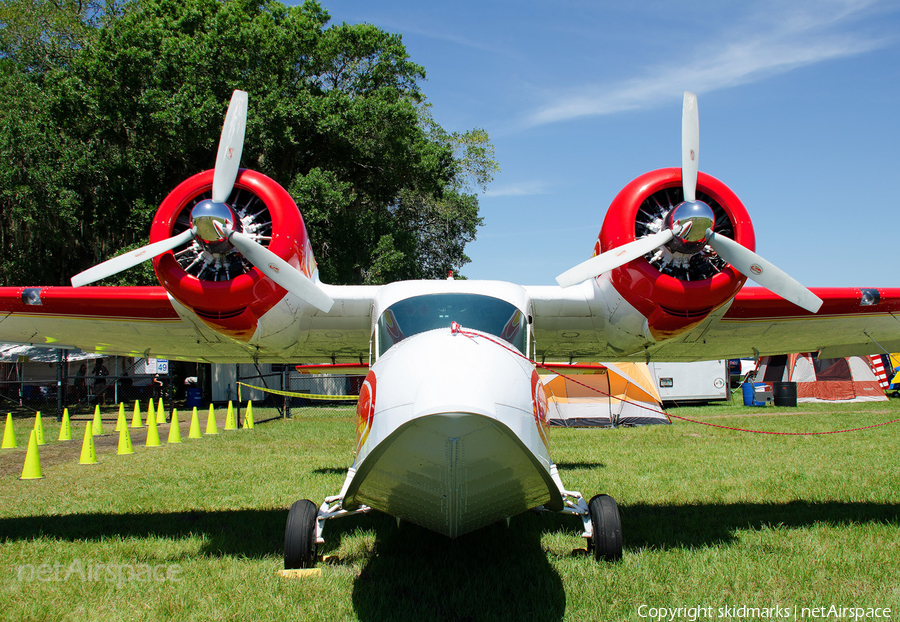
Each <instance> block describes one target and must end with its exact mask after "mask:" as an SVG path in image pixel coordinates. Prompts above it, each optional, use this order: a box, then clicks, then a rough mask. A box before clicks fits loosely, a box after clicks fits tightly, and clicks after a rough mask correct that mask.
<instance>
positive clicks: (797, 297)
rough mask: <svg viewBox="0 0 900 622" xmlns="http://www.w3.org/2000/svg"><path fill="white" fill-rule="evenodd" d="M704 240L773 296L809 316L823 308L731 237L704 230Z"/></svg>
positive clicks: (770, 264)
mask: <svg viewBox="0 0 900 622" xmlns="http://www.w3.org/2000/svg"><path fill="white" fill-rule="evenodd" d="M706 240H707V244H709V245H710V246H711V247H712V248H713V250H715V251H716V253H717V254H718V255H719V257H721V258H722V259H724V260H725V261H727V262H728V263H730V264H731V265H732V266H734V268H735V269H736V270H737V271H738V272H740V273H741V274H743V275H745V276H747V277H749V278H751V279H753V280H754V281H756V282H757V283H759V284H760V285H762V286H763V287H765V288H766V289H768V290H769V291H770V292H772V293H773V294H778V295H779V296H781V297H782V298H784V299H785V300H788V301H790V302H793V303H794V304H795V305H797V306H798V307H802V308H804V309H806V310H807V311H809V312H810V313H815V312H817V311H818V310H819V308H820V307H821V306H822V299H821V298H819V297H818V296H816V295H815V294H814V293H812V292H811V291H809V290H808V289H806V288H805V287H803V285H801V284H800V283H798V282H797V281H796V280H795V279H794V278H793V277H791V276H789V275H788V274H787V273H786V272H784V271H783V270H781V269H779V268H778V267H776V266H775V265H773V264H772V263H770V262H768V261H766V260H765V259H763V258H762V257H760V256H759V255H757V254H756V253H754V252H753V251H751V250H750V249H748V248H744V247H743V246H741V245H740V244H738V243H737V242H735V241H734V240H732V239H731V238H726V237H725V236H723V235H719V234H716V233H713V232H712V231H710V230H709V229H707V230H706Z"/></svg>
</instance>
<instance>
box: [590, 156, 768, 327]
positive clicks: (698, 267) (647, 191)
mask: <svg viewBox="0 0 900 622" xmlns="http://www.w3.org/2000/svg"><path fill="white" fill-rule="evenodd" d="M697 198H698V199H700V200H702V201H705V202H706V203H708V204H709V205H710V207H712V208H713V212H714V213H715V215H716V224H715V232H716V233H720V234H723V235H725V236H727V237H729V238H731V239H733V240H735V241H736V242H738V243H740V244H741V245H743V246H745V247H746V248H749V249H750V250H754V249H755V247H756V237H755V235H754V232H753V225H752V224H751V223H750V217H749V215H748V214H747V210H746V208H745V207H744V205H743V203H741V201H740V199H738V198H737V196H736V195H735V194H734V193H733V192H732V191H731V190H730V189H729V188H728V187H727V186H726V185H725V184H723V183H722V182H720V181H719V180H718V179H716V178H714V177H711V176H710V175H706V174H705V173H700V174H699V176H698V179H697ZM682 200H683V194H682V188H681V169H680V168H666V169H659V170H656V171H651V172H649V173H647V174H645V175H642V176H640V177H638V178H637V179H635V180H634V181H632V182H631V183H630V184H628V185H627V186H625V188H623V189H622V191H621V192H619V194H618V195H617V196H616V198H615V199H614V200H613V202H612V203H611V204H610V206H609V210H608V211H607V215H606V218H605V219H604V221H603V227H602V228H601V230H600V236H599V238H598V240H597V244H596V245H595V247H594V254H595V255H596V254H599V253H600V252H605V251H608V250H610V249H612V248H616V247H618V246H621V245H622V244H626V243H628V242H631V241H633V240H635V239H637V238H639V237H642V236H644V235H646V234H648V233H652V232H655V231H658V230H659V229H658V227H659V226H660V224H661V222H663V221H664V216H665V214H666V213H667V212H668V211H669V210H670V209H671V208H672V207H674V206H675V205H677V204H678V203H680V202H681V201H682ZM659 219H662V220H659ZM609 279H610V281H611V282H612V284H613V286H614V287H615V288H616V290H617V291H618V292H619V293H620V294H621V295H622V296H623V297H624V298H625V299H626V300H627V301H628V302H629V303H631V305H632V306H634V308H635V309H637V310H638V311H639V312H640V313H641V314H642V315H643V316H644V317H646V318H647V320H648V323H649V326H650V331H651V333H652V334H653V336H654V337H655V338H657V339H665V338H667V337H671V336H674V335H677V334H679V333H681V332H683V331H685V330H687V329H688V328H690V327H692V326H694V325H696V324H697V323H699V322H700V321H702V320H703V319H704V318H705V317H706V316H708V315H709V314H710V313H711V312H712V311H714V310H715V309H717V308H718V307H720V306H722V305H723V304H725V303H726V302H727V301H728V300H730V299H731V298H732V297H734V295H735V294H737V292H738V291H739V290H740V289H741V287H742V286H743V285H744V283H745V282H746V280H747V278H746V277H745V276H743V275H742V274H741V273H739V272H738V271H737V270H735V269H734V268H732V267H731V266H730V265H728V264H726V263H725V262H724V261H722V260H721V259H720V258H718V257H717V256H716V255H715V254H714V253H711V252H707V251H703V252H700V253H696V254H694V255H678V254H676V253H672V252H670V251H669V250H668V249H667V248H663V249H660V250H659V251H657V253H656V254H655V255H651V259H649V260H648V259H647V258H646V257H640V258H638V259H635V260H634V261H631V262H629V263H628V264H626V265H624V266H621V267H619V268H616V269H614V270H612V271H611V272H610V273H609Z"/></svg>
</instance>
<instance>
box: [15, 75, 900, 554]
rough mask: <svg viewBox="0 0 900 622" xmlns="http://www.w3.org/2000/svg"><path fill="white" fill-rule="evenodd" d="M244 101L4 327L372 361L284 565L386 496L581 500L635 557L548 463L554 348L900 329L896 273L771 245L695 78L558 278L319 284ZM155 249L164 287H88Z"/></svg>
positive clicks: (469, 524)
mask: <svg viewBox="0 0 900 622" xmlns="http://www.w3.org/2000/svg"><path fill="white" fill-rule="evenodd" d="M247 105H248V97H247V94H246V93H244V92H242V91H235V93H234V96H233V98H232V100H231V104H230V106H229V108H228V113H227V116H226V119H225V126H224V129H223V132H222V136H221V139H220V144H219V150H218V155H217V157H216V164H215V168H214V169H213V170H208V171H205V172H201V173H199V174H197V175H195V176H193V177H191V178H190V179H188V180H186V181H184V182H183V183H182V184H181V185H179V186H178V187H177V188H175V189H174V190H173V191H172V192H171V194H169V196H168V197H167V198H166V199H165V200H164V201H163V202H162V204H161V205H160V207H159V209H158V211H157V213H156V216H155V218H154V219H153V225H152V228H151V230H150V244H149V245H148V246H145V247H143V248H140V249H138V250H135V251H131V252H129V253H126V254H124V255H120V256H118V257H115V258H113V259H111V260H109V261H107V262H105V263H102V264H100V265H98V266H95V267H93V268H91V269H89V270H87V271H85V272H82V273H81V274H78V275H76V276H75V277H73V278H72V285H73V287H43V288H41V287H6V288H0V341H5V342H19V343H32V344H39V345H43V344H47V343H51V342H52V343H53V345H54V346H55V347H66V348H68V347H77V348H81V349H84V350H88V351H92V350H93V351H102V352H103V353H105V354H119V355H125V356H135V357H147V356H154V357H159V358H170V359H176V360H193V361H203V362H212V363H235V362H250V361H256V362H273V363H274V362H278V363H296V362H298V361H303V360H307V361H308V360H332V361H334V362H337V363H341V362H344V363H348V362H353V363H357V362H360V361H367V362H368V363H369V365H368V369H367V375H366V377H365V381H364V383H363V385H362V390H361V392H360V396H359V400H358V404H357V415H358V419H357V426H356V438H357V440H356V452H355V459H354V460H353V463H352V464H351V465H350V467H349V469H348V471H347V475H346V478H345V481H344V484H343V486H342V487H341V489H340V490H339V491H336V494H335V495H334V496H332V497H328V498H326V499H324V500H320V501H318V502H315V503H314V502H312V501H308V500H305V499H304V500H300V501H297V502H296V503H295V504H294V505H293V506H292V507H291V510H290V512H289V514H288V519H287V526H286V530H285V545H284V553H285V566H286V567H288V568H295V567H303V566H309V565H311V564H313V563H315V560H316V551H317V547H318V545H319V544H322V543H323V542H324V539H323V537H324V535H325V529H324V527H325V523H326V522H327V521H328V520H330V519H333V518H338V517H341V516H346V515H348V514H354V513H358V512H365V511H368V510H369V509H376V510H379V511H381V512H384V513H386V514H389V515H391V516H394V517H396V518H398V519H401V520H405V521H409V522H412V523H415V524H418V525H421V526H423V527H426V528H428V529H431V530H434V531H436V532H439V533H442V534H445V535H447V536H449V537H451V538H453V537H456V536H460V535H462V534H465V533H467V532H470V531H473V530H476V529H479V528H481V527H484V526H486V525H489V524H492V523H494V522H497V521H501V520H504V519H508V518H509V517H511V516H514V515H517V514H520V513H522V512H526V511H529V510H533V509H538V510H541V511H552V512H564V513H568V514H573V515H576V516H577V517H579V518H580V520H581V527H582V533H583V536H584V537H585V538H586V539H587V544H588V549H589V550H591V551H593V552H594V555H595V557H596V558H597V559H607V560H614V559H618V558H619V557H620V556H621V555H622V527H621V524H620V518H619V511H618V508H617V506H616V503H615V502H614V501H613V499H612V498H611V497H609V496H606V495H598V496H595V497H593V498H592V499H590V501H588V500H586V499H585V498H584V497H583V496H582V495H581V493H580V492H577V491H573V490H568V489H567V488H566V487H565V485H564V483H563V481H562V479H561V478H560V474H559V472H558V470H557V468H556V466H555V464H554V462H553V459H552V457H551V451H550V443H549V439H548V429H547V416H548V413H547V408H548V405H547V397H546V394H545V392H544V387H543V385H542V383H541V379H540V376H539V375H538V372H537V369H536V367H537V366H538V365H544V364H548V363H551V362H554V363H559V362H562V363H567V364H571V363H590V362H596V361H620V360H638V361H650V360H654V361H692V360H708V359H723V358H730V357H733V358H738V357H750V356H760V355H767V354H785V353H791V352H809V351H817V352H819V354H820V356H823V357H837V356H846V355H850V354H863V353H871V352H875V351H881V348H888V349H890V350H891V351H893V350H896V349H900V338H898V332H897V327H898V323H897V319H896V317H895V314H896V313H897V312H898V311H900V290H898V289H860V288H817V289H815V290H813V291H810V290H809V289H807V288H805V287H803V286H802V285H800V284H799V283H798V282H797V281H795V280H794V279H793V278H791V277H790V276H788V275H787V274H786V273H785V272H783V271H781V270H780V269H778V268H776V267H775V266H774V265H772V264H771V263H769V262H768V261H766V260H765V259H763V258H762V257H760V256H759V255H757V254H756V253H755V252H754V248H755V233H754V230H753V226H752V224H751V222H750V217H749V216H748V214H747V210H746V209H745V208H744V205H743V204H742V203H741V201H740V200H739V199H738V198H737V196H735V194H734V193H733V192H732V191H731V190H730V189H729V188H728V187H727V186H726V185H725V184H723V183H722V182H720V181H719V180H718V179H715V178H713V177H711V176H709V175H706V174H704V173H700V172H699V169H698V162H699V129H698V114H697V99H696V97H695V96H694V95H693V94H692V93H685V97H684V109H683V120H682V161H681V167H680V168H679V167H676V168H663V169H659V170H655V171H651V172H649V173H647V174H644V175H641V176H640V177H638V178H637V179H635V180H634V181H632V182H631V183H629V184H628V185H627V186H626V187H625V188H624V189H623V190H622V191H621V192H620V193H619V194H618V196H616V197H615V199H614V200H613V201H612V204H611V205H610V206H609V209H608V211H607V214H606V217H605V219H604V221H603V225H602V228H601V230H600V235H599V239H598V240H597V243H596V245H595V247H594V256H593V257H592V258H591V259H589V260H587V261H585V262H584V263H582V264H580V265H578V266H575V267H573V268H571V269H569V270H566V271H565V272H563V273H562V274H561V275H560V276H559V277H558V279H557V280H558V282H559V286H520V285H515V284H512V283H507V282H496V281H467V280H435V281H404V282H396V283H391V284H388V285H384V286H332V285H327V284H324V283H322V282H321V281H320V280H319V277H318V272H317V268H316V262H315V259H314V258H313V254H312V251H311V246H310V242H309V237H308V236H307V231H306V228H305V226H304V224H303V218H302V216H301V213H300V211H299V209H298V208H297V206H296V204H295V203H294V201H293V199H292V198H291V197H290V195H288V193H287V192H286V191H285V190H284V189H283V188H281V187H280V186H279V185H278V184H276V183H275V182H274V181H273V180H271V179H269V178H268V177H266V176H264V175H262V174H260V173H257V172H254V171H252V170H245V169H240V168H239V161H240V155H241V150H242V146H243V139H244V127H245V122H246V115H247ZM313 233H314V232H313ZM148 259H152V261H153V265H154V268H155V271H156V274H157V276H158V278H159V281H160V283H161V287H84V286H87V285H89V284H90V283H93V282H95V281H97V280H100V279H102V278H104V277H107V276H109V275H112V274H115V273H117V272H120V271H121V270H125V269H127V268H129V267H131V266H134V265H136V264H138V263H140V262H142V261H145V260H148ZM748 278H751V279H753V280H754V281H755V282H756V283H758V284H759V285H761V286H762V287H745V283H746V281H747V279H748ZM876 343H877V344H878V345H875V344H876Z"/></svg>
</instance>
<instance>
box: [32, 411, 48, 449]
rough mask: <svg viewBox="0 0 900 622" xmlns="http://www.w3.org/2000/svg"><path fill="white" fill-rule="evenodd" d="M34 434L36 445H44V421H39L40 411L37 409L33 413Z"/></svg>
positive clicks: (45, 442)
mask: <svg viewBox="0 0 900 622" xmlns="http://www.w3.org/2000/svg"><path fill="white" fill-rule="evenodd" d="M34 435H35V437H36V438H37V444H38V445H46V444H47V441H45V440H44V423H43V422H42V421H41V411H37V413H35V415H34Z"/></svg>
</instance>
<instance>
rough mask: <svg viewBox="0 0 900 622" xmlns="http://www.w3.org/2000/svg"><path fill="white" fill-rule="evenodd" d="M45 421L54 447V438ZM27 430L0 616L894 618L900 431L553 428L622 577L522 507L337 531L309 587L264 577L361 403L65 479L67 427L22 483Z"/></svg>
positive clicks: (898, 611) (375, 520) (844, 423)
mask: <svg viewBox="0 0 900 622" xmlns="http://www.w3.org/2000/svg"><path fill="white" fill-rule="evenodd" d="M111 412H112V411H111ZM671 412H672V413H673V414H678V415H681V416H686V417H690V418H693V419H698V420H702V421H707V422H710V423H716V424H719V425H726V426H732V427H742V428H752V429H758V430H770V431H827V430H837V429H843V428H853V427H860V426H864V425H871V424H874V423H879V422H882V421H888V420H892V419H897V418H900V402H898V401H892V402H890V403H879V404H868V405H840V406H803V405H801V407H800V408H796V409H790V408H765V409H763V408H754V409H750V408H743V407H739V406H709V407H696V408H678V409H673V410H672V411H671ZM4 414H5V413H4ZM266 414H267V413H266V412H265V411H263V410H262V409H255V416H256V419H257V420H260V419H263V418H265V416H266ZM108 416H112V415H108ZM222 421H223V415H221V414H220V423H219V425H220V429H221V425H222V423H221V422H222ZM44 423H45V427H46V430H47V431H46V437H47V439H48V443H49V445H48V446H47V449H46V451H48V452H52V451H54V449H52V448H51V446H53V445H58V443H56V442H55V441H51V440H49V439H55V438H56V435H57V433H58V427H56V424H55V422H53V421H52V420H50V421H48V420H47V418H45V420H44ZM28 425H30V421H29V420H25V419H18V420H17V421H16V426H17V436H18V443H19V447H20V449H17V450H4V452H3V453H2V454H0V460H2V461H4V462H3V463H4V464H7V466H8V464H10V463H15V465H14V466H15V469H14V471H15V472H14V473H11V472H10V471H11V467H10V468H7V469H6V470H5V471H4V475H3V476H2V478H0V619H8V620H63V619H65V620H132V619H133V620H148V619H149V620H170V619H174V620H281V619H299V620H357V619H359V620H373V621H374V620H379V621H383V620H390V621H394V620H578V621H584V620H647V619H656V618H655V617H646V616H648V615H649V614H650V612H651V611H652V609H650V608H661V607H664V608H678V607H682V608H689V607H698V606H699V607H704V608H705V609H704V610H702V611H700V610H694V612H693V614H691V613H690V612H688V611H683V612H682V613H681V615H676V616H675V617H673V618H672V619H677V620H689V619H691V618H692V617H693V618H694V619H702V620H724V619H729V620H738V619H747V620H750V619H761V618H763V617H771V614H770V615H769V616H766V615H765V612H763V611H762V609H763V608H771V607H776V606H778V607H782V608H790V611H791V612H792V613H793V614H795V615H793V617H790V618H787V619H845V620H847V619H852V618H851V617H849V616H847V615H845V616H843V617H840V618H837V617H834V616H833V615H832V616H831V617H828V616H826V615H824V614H825V613H827V611H825V612H819V614H814V613H813V612H812V611H807V612H804V611H803V608H804V607H805V608H809V609H812V608H814V607H826V608H828V607H830V606H832V605H834V606H836V607H838V608H841V607H863V608H867V607H873V608H874V607H880V608H884V607H890V608H892V610H893V611H892V616H891V619H898V618H900V473H898V449H900V424H895V425H888V426H883V427H879V428H874V429H871V430H866V431H862V432H855V433H848V434H835V435H826V436H772V435H760V434H747V433H742V432H734V431H729V430H724V429H718V428H712V427H707V426H702V425H698V424H695V423H686V422H681V421H677V420H676V422H675V423H674V424H673V425H671V426H651V427H645V428H633V429H613V430H601V429H553V430H552V433H551V437H550V440H551V449H552V452H553V456H554V459H555V460H556V461H557V463H558V464H559V467H560V472H561V475H562V478H563V481H564V483H565V484H566V486H567V487H568V488H570V489H576V490H580V491H581V492H582V493H584V495H585V496H586V497H590V496H592V495H594V494H597V493H601V492H605V493H608V494H611V495H612V496H614V497H615V498H616V500H617V501H618V503H619V507H620V510H621V514H622V521H623V530H624V541H625V554H624V557H623V559H622V560H621V562H619V563H615V564H605V563H597V562H595V561H594V560H593V558H592V557H588V556H586V555H584V554H583V547H584V543H583V540H582V539H581V538H580V537H579V534H580V521H579V520H578V519H577V518H575V517H571V516H569V517H566V516H560V515H551V514H545V515H541V516H539V515H536V514H533V513H526V514H523V515H520V516H517V517H514V518H513V519H512V521H511V524H510V526H509V527H508V528H507V527H506V525H505V524H503V525H495V526H492V527H489V528H486V529H483V530H480V531H478V532H475V533H472V534H469V535H467V536H464V537H461V538H459V539H457V540H449V539H446V538H444V537H442V536H438V535H436V534H433V533H430V532H428V531H426V530H424V529H420V528H418V527H416V526H413V525H408V524H401V525H400V526H399V527H398V525H397V524H396V522H395V521H394V520H393V519H392V518H390V517H387V516H384V515H379V514H370V515H366V516H355V517H350V518H347V519H342V520H335V521H330V522H329V523H328V524H327V525H326V529H325V538H326V542H327V544H326V546H325V551H324V553H325V554H327V555H328V558H327V559H326V560H325V561H323V562H320V564H319V568H321V569H322V572H321V575H320V576H317V577H307V578H303V579H284V578H282V577H280V576H278V575H277V572H278V571H279V570H280V569H281V567H282V542H283V536H284V521H285V518H286V516H287V508H288V507H289V506H290V504H291V503H292V502H293V501H295V500H296V499H299V498H309V499H312V500H314V501H315V502H316V503H317V504H318V503H321V501H322V499H323V498H324V497H325V496H326V495H331V494H336V493H337V491H338V490H339V489H340V486H341V483H342V482H343V479H344V474H345V469H346V467H347V466H348V465H349V464H350V462H351V459H352V456H351V452H352V448H353V441H354V419H353V410H352V409H349V408H343V409H339V408H336V409H330V410H320V411H314V412H306V413H304V412H302V411H301V412H300V413H299V414H298V415H297V416H296V417H295V418H294V419H293V420H278V421H271V422H269V423H266V424H263V425H259V426H258V427H257V428H256V429H255V430H252V431H250V430H240V431H236V432H229V433H220V434H219V435H218V436H210V437H204V438H203V439H200V440H193V441H188V440H187V438H186V436H187V434H186V431H187V428H186V422H185V421H184V416H183V415H182V426H183V431H184V434H183V436H184V437H185V442H184V443H182V444H181V445H171V446H164V447H161V448H156V449H153V448H145V447H143V446H142V445H141V444H140V443H139V442H135V451H136V453H135V454H134V455H130V456H117V455H115V447H114V444H113V443H107V445H101V446H100V448H99V449H98V452H97V453H98V458H99V464H96V465H79V464H78V463H77V462H78V450H79V449H80V444H81V441H80V439H81V435H80V434H78V432H77V431H78V430H80V431H82V433H83V427H81V426H80V424H78V425H77V427H76V430H77V431H76V434H75V437H76V438H78V439H79V440H77V441H71V442H70V443H69V444H68V445H70V446H71V449H65V451H70V452H71V453H72V455H73V458H71V459H63V457H64V456H65V451H64V450H63V449H60V448H59V447H57V448H56V449H55V451H56V452H57V454H56V455H57V458H56V460H55V461H52V463H49V464H48V465H47V466H45V467H44V469H43V471H44V476H45V477H44V478H43V479H41V480H33V481H20V480H19V479H18V473H19V472H20V471H21V464H22V462H23V461H24V456H25V451H24V448H25V446H26V441H27V436H26V434H25V432H26V430H27V426H28ZM105 425H106V428H107V430H110V431H111V430H112V428H113V427H114V423H113V422H112V421H111V419H107V421H105ZM161 436H162V438H163V444H164V445H165V433H164V432H161ZM320 552H323V551H320ZM129 573H131V574H130V575H129ZM167 573H168V574H167ZM66 575H68V578H66ZM725 607H729V608H731V609H728V610H725V609H724V608H725ZM740 607H744V608H745V610H743V611H742V610H738V611H735V609H736V608H740ZM709 608H712V609H709ZM746 608H757V610H756V611H753V610H752V609H751V610H750V611H747V610H746ZM741 613H743V615H740V614H741ZM665 619H670V618H669V617H668V615H667V616H666V618H665ZM781 619H785V618H781ZM870 619H874V618H870ZM881 619H884V618H881Z"/></svg>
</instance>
